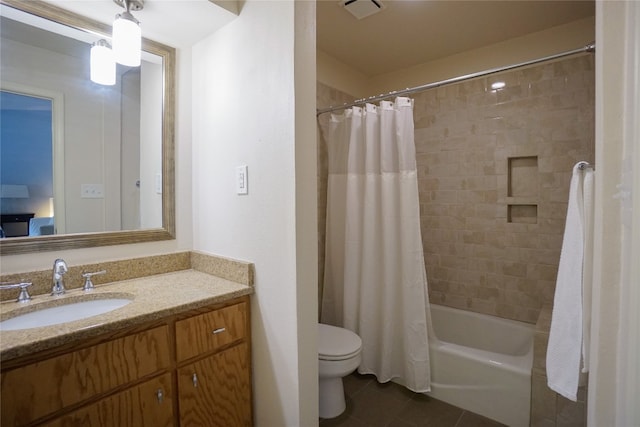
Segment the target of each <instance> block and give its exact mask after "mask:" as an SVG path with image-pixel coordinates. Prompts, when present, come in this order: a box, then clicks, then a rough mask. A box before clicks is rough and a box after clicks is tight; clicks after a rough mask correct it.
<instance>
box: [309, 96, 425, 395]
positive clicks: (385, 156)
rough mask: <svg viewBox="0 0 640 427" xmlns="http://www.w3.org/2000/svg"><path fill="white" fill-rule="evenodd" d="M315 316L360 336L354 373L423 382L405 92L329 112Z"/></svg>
mask: <svg viewBox="0 0 640 427" xmlns="http://www.w3.org/2000/svg"><path fill="white" fill-rule="evenodd" d="M328 133H329V134H328V135H327V138H326V140H327V145H328V154H329V182H328V190H327V191H328V193H327V228H326V258H325V274H324V289H323V297H322V311H321V321H322V322H323V323H328V324H332V325H335V326H341V327H345V328H347V329H350V330H352V331H354V332H356V333H357V334H358V335H359V336H360V337H361V338H362V363H361V364H360V367H359V368H358V372H360V373H361V374H375V375H376V377H377V379H378V381H380V382H387V381H389V380H392V379H395V381H396V382H398V383H400V384H403V385H404V386H406V387H407V388H409V389H410V390H413V391H416V392H425V391H429V390H430V370H429V347H428V329H429V325H430V323H431V322H430V315H429V301H428V294H427V277H426V272H425V266H424V257H423V249H422V238H421V233H420V212H419V211H420V209H419V203H418V181H417V170H416V158H415V146H414V138H413V133H414V130H413V101H412V100H411V99H409V98H396V99H395V102H390V101H382V102H381V103H380V106H375V105H372V104H367V105H366V106H365V107H364V108H360V107H353V108H352V109H348V110H346V111H345V113H344V114H343V115H332V117H331V120H330V124H329V131H328Z"/></svg>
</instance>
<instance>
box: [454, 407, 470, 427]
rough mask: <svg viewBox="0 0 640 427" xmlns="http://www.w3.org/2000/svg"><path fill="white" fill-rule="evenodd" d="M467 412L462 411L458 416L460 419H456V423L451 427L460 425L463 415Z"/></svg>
mask: <svg viewBox="0 0 640 427" xmlns="http://www.w3.org/2000/svg"><path fill="white" fill-rule="evenodd" d="M466 412H467V411H462V413H461V414H460V417H458V421H456V423H455V425H454V426H453V427H458V426H459V425H460V422H461V421H462V417H464V414H465V413H466Z"/></svg>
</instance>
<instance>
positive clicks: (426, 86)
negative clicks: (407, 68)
mask: <svg viewBox="0 0 640 427" xmlns="http://www.w3.org/2000/svg"><path fill="white" fill-rule="evenodd" d="M595 50H596V44H595V42H593V43H589V44H588V45H586V46H584V47H581V48H579V49H573V50H568V51H566V52H561V53H556V54H554V55H550V56H545V57H543V58H538V59H532V60H530V61H525V62H519V63H517V64H511V65H506V66H503V67H497V68H491V69H489V70H484V71H478V72H476V73H471V74H466V75H464V76H458V77H452V78H450V79H446V80H440V81H438V82H433V83H427V84H424V85H421V86H415V87H411V88H406V89H402V90H394V91H391V92H389V93H386V94H381V95H375V96H370V97H368V98H361V99H357V100H355V101H354V102H351V103H345V104H342V105H338V106H335V107H334V106H331V107H328V108H321V109H317V110H316V116H319V115H320V114H323V113H329V112H331V111H336V110H344V109H345V108H350V107H353V106H356V105H360V104H364V103H367V102H376V101H382V100H384V99H387V98H392V97H396V96H403V95H409V94H412V93H416V92H422V91H424V90H427V89H433V88H436V87H440V86H445V85H448V84H452V83H459V82H462V81H464V80H470V79H475V78H477V77H483V76H488V75H490V74H495V73H499V72H502V71H509V70H513V69H514V68H520V67H525V66H527V65H535V64H539V63H541V62H546V61H551V60H553V59H558V58H564V57H565V56H571V55H576V54H578V53H585V52H595Z"/></svg>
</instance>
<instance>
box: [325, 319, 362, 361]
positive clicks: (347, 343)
mask: <svg viewBox="0 0 640 427" xmlns="http://www.w3.org/2000/svg"><path fill="white" fill-rule="evenodd" d="M361 347H362V340H361V339H360V337H359V336H358V335H356V334H355V333H354V332H351V331H350V330H348V329H344V328H338V327H336V326H331V325H325V324H323V323H319V324H318V357H319V358H320V359H323V360H341V359H348V358H349V357H352V356H355V355H356V354H358V353H359V352H360V348H361Z"/></svg>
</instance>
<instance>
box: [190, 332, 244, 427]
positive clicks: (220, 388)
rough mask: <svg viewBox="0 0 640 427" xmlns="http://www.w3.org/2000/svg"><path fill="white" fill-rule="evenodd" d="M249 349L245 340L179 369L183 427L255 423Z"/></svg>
mask: <svg viewBox="0 0 640 427" xmlns="http://www.w3.org/2000/svg"><path fill="white" fill-rule="evenodd" d="M247 348H248V347H247V343H244V342H243V343H241V344H238V345H237V346H234V347H231V348H229V349H228V350H225V351H223V352H221V353H217V354H215V355H213V356H210V357H207V358H205V359H202V360H200V361H198V362H195V363H192V364H190V365H187V366H185V367H183V368H180V369H179V370H178V399H179V407H180V424H181V425H182V426H183V427H188V426H210V427H236V426H239V427H245V426H251V425H252V415H251V384H250V375H249V369H250V367H249V352H248V350H247Z"/></svg>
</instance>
